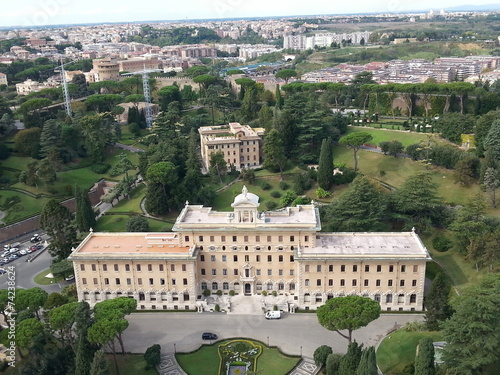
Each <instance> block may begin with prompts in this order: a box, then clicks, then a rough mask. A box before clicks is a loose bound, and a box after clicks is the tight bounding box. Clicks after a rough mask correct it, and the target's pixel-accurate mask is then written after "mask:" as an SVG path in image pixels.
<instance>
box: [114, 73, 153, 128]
mask: <svg viewBox="0 0 500 375" xmlns="http://www.w3.org/2000/svg"><path fill="white" fill-rule="evenodd" d="M144 68H145V67H144ZM161 71H162V70H161V69H144V70H141V71H139V72H133V73H125V74H122V75H124V76H135V75H137V74H140V75H142V89H143V91H144V99H145V102H146V105H145V107H144V115H145V117H146V124H147V127H148V129H150V128H151V127H152V126H153V110H152V108H151V88H150V87H149V73H154V72H161Z"/></svg>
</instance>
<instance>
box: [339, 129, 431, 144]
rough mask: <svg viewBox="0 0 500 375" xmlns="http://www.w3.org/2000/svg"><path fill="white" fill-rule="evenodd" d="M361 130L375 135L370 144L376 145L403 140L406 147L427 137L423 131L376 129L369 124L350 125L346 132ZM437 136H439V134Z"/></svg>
mask: <svg viewBox="0 0 500 375" xmlns="http://www.w3.org/2000/svg"><path fill="white" fill-rule="evenodd" d="M376 126H378V125H376ZM359 132H365V133H368V134H370V135H371V136H372V137H373V139H372V140H371V141H370V144H373V145H375V146H378V144H379V143H380V142H385V141H393V140H395V141H399V142H401V143H402V144H403V146H405V147H406V146H409V145H411V144H413V143H419V142H420V141H421V140H425V139H427V135H426V134H423V133H416V132H406V131H396V130H392V129H376V128H373V127H369V126H349V127H348V128H347V132H346V134H351V133H359ZM435 136H436V138H438V136H437V134H436V135H435Z"/></svg>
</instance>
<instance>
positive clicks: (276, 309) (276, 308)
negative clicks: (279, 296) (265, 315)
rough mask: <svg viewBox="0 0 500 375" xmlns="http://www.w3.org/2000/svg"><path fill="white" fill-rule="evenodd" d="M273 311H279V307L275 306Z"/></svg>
mask: <svg viewBox="0 0 500 375" xmlns="http://www.w3.org/2000/svg"><path fill="white" fill-rule="evenodd" d="M273 296H274V292H273ZM273 311H278V305H274V306H273Z"/></svg>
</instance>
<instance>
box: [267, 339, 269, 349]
mask: <svg viewBox="0 0 500 375" xmlns="http://www.w3.org/2000/svg"><path fill="white" fill-rule="evenodd" d="M267 346H268V347H269V336H267Z"/></svg>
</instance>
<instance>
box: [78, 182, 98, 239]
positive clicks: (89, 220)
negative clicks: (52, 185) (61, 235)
mask: <svg viewBox="0 0 500 375" xmlns="http://www.w3.org/2000/svg"><path fill="white" fill-rule="evenodd" d="M75 200H76V213H75V223H76V228H77V229H78V230H79V231H80V232H87V231H88V230H89V229H90V228H92V227H94V226H95V214H94V210H93V209H92V205H91V203H90V199H89V195H88V193H87V191H86V190H85V189H82V188H81V187H78V186H75Z"/></svg>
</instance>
